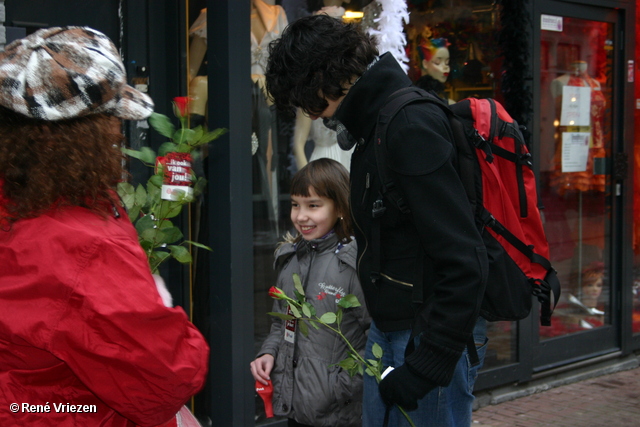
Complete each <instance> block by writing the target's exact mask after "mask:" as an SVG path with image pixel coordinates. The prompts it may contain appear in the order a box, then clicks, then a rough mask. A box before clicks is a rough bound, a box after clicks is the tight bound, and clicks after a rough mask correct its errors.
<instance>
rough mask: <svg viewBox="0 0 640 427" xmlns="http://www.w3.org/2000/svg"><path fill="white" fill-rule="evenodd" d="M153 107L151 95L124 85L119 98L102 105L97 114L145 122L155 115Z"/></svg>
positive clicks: (116, 97)
mask: <svg viewBox="0 0 640 427" xmlns="http://www.w3.org/2000/svg"><path fill="white" fill-rule="evenodd" d="M153 107H154V105H153V101H152V100H151V98H150V97H149V95H147V94H145V93H142V92H140V91H139V90H137V89H134V88H133V87H131V86H129V85H124V86H122V88H121V89H120V92H119V94H118V95H117V96H115V97H114V98H113V99H111V100H110V101H108V102H106V103H105V104H103V105H101V106H100V107H99V108H98V109H96V111H95V112H96V113H105V114H109V115H112V116H116V117H118V118H121V119H125V120H145V119H146V118H148V117H149V116H150V115H151V114H152V113H153Z"/></svg>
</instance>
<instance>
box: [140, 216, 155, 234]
mask: <svg viewBox="0 0 640 427" xmlns="http://www.w3.org/2000/svg"><path fill="white" fill-rule="evenodd" d="M155 226H156V223H155V221H154V220H153V218H152V217H151V215H145V216H143V217H142V218H140V219H139V220H138V221H136V231H137V232H138V235H140V234H142V233H143V232H144V231H145V230H147V229H150V228H151V229H153V228H154V227H155Z"/></svg>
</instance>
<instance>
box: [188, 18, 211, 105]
mask: <svg viewBox="0 0 640 427" xmlns="http://www.w3.org/2000/svg"><path fill="white" fill-rule="evenodd" d="M189 35H190V36H191V43H190V44H189V97H190V98H191V103H190V104H189V110H190V112H191V114H195V115H196V116H204V115H205V113H206V108H207V96H208V80H207V76H199V75H198V71H199V70H200V66H201V65H202V61H203V60H204V56H205V54H206V52H207V9H206V8H205V9H202V10H201V11H200V15H198V18H196V20H195V21H194V22H193V25H191V28H190V29H189Z"/></svg>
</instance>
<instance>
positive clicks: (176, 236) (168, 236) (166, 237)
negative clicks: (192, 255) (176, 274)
mask: <svg viewBox="0 0 640 427" xmlns="http://www.w3.org/2000/svg"><path fill="white" fill-rule="evenodd" d="M156 239H157V240H158V243H174V242H177V241H178V240H180V239H182V231H180V229H179V228H178V227H169V228H163V229H161V230H160V232H159V233H158V236H157V237H156ZM182 248H183V249H184V250H187V249H186V248H185V247H182ZM187 253H188V251H187Z"/></svg>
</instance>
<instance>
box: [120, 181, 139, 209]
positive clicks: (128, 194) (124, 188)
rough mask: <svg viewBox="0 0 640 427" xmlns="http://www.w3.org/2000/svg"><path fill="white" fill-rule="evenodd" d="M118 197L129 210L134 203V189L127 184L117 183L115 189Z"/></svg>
mask: <svg viewBox="0 0 640 427" xmlns="http://www.w3.org/2000/svg"><path fill="white" fill-rule="evenodd" d="M116 189H117V192H118V196H120V198H121V199H122V203H124V206H125V207H126V208H127V209H131V208H132V207H133V205H134V204H135V202H136V196H135V189H134V188H133V185H131V184H129V183H128V182H119V183H118V186H117V187H116Z"/></svg>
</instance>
